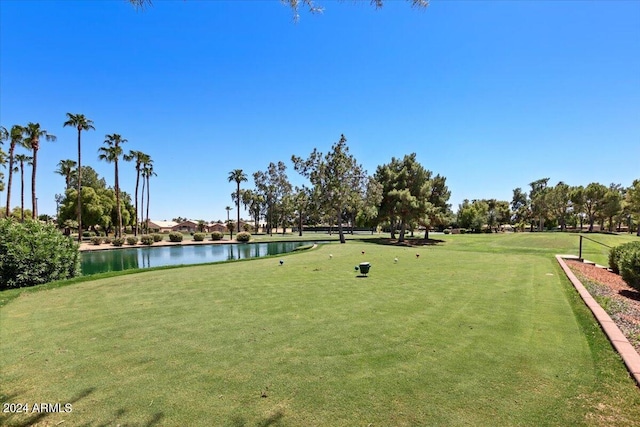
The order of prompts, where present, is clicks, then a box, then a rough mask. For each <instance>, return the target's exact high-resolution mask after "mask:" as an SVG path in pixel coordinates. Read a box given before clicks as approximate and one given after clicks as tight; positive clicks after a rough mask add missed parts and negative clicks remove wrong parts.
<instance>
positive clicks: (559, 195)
mask: <svg viewBox="0 0 640 427" xmlns="http://www.w3.org/2000/svg"><path fill="white" fill-rule="evenodd" d="M548 200H549V210H550V212H551V213H552V214H553V215H554V216H555V217H556V218H558V222H559V223H560V230H561V231H566V230H567V216H568V215H569V211H570V209H571V208H572V205H571V187H570V186H569V185H567V184H565V183H564V182H562V181H560V182H558V183H557V184H556V186H555V187H553V188H551V189H550V191H549V199H548Z"/></svg>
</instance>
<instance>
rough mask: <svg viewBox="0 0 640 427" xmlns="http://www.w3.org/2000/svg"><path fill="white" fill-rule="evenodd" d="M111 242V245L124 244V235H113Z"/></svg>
mask: <svg viewBox="0 0 640 427" xmlns="http://www.w3.org/2000/svg"><path fill="white" fill-rule="evenodd" d="M111 243H112V244H113V246H122V245H124V237H114V239H113V241H112V242H111Z"/></svg>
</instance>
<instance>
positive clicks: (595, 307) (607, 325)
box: [556, 255, 640, 386]
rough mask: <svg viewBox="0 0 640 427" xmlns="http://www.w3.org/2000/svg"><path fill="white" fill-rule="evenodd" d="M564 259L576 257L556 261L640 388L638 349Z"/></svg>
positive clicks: (561, 256) (560, 257)
mask: <svg viewBox="0 0 640 427" xmlns="http://www.w3.org/2000/svg"><path fill="white" fill-rule="evenodd" d="M564 258H574V257H569V256H566V255H556V259H557V260H558V263H559V264H560V267H562V270H564V273H565V274H566V275H567V277H568V278H569V280H570V281H571V283H572V284H573V286H574V287H575V288H576V290H577V291H578V293H579V294H580V297H582V300H583V301H584V303H585V304H586V305H587V307H589V309H590V310H591V312H592V313H593V315H594V316H595V318H596V320H597V321H598V323H600V326H601V327H602V330H603V331H604V333H605V334H606V335H607V337H608V338H609V341H611V344H613V347H614V348H615V349H616V350H617V352H618V353H619V354H620V356H621V357H622V360H623V361H624V364H625V365H626V366H627V369H628V370H629V373H630V374H631V376H632V377H633V378H634V379H635V380H636V384H637V385H638V386H640V354H638V352H637V351H636V349H635V348H634V347H633V346H632V345H631V343H630V342H629V340H627V338H626V337H625V336H624V334H623V333H622V331H620V328H618V326H617V325H616V324H615V322H614V321H613V320H612V319H611V317H610V316H609V315H608V314H607V312H606V311H604V310H603V308H602V307H600V304H598V303H597V302H596V300H595V299H594V298H593V297H592V296H591V294H589V291H587V289H586V288H585V287H584V286H583V285H582V283H581V282H580V280H578V278H577V277H576V276H575V274H573V271H571V269H570V268H569V267H568V266H567V263H565V262H564ZM574 259H575V258H574Z"/></svg>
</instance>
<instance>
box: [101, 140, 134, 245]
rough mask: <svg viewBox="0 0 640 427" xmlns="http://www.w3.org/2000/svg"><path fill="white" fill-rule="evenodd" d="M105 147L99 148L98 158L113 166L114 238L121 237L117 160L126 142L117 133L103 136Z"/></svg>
mask: <svg viewBox="0 0 640 427" xmlns="http://www.w3.org/2000/svg"><path fill="white" fill-rule="evenodd" d="M105 138H106V139H105V140H104V143H105V145H106V146H105V147H100V148H99V149H98V152H99V153H100V155H99V156H98V158H99V159H100V160H104V161H106V162H107V163H113V164H114V165H115V190H116V209H117V210H118V229H117V230H116V237H121V236H122V212H121V211H120V185H119V184H118V159H120V157H121V156H122V147H121V146H120V144H124V143H125V142H127V140H126V139H124V138H122V136H120V135H118V134H117V133H114V134H111V135H105Z"/></svg>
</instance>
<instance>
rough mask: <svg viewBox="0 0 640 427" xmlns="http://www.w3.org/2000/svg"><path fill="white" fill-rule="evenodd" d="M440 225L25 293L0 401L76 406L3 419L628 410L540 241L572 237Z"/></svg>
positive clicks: (285, 422)
mask: <svg viewBox="0 0 640 427" xmlns="http://www.w3.org/2000/svg"><path fill="white" fill-rule="evenodd" d="M437 237H438V238H441V237H442V238H443V239H444V240H446V242H445V243H442V244H439V245H436V246H429V247H420V248H408V247H397V246H383V245H375V244H372V243H366V242H348V243H347V244H345V245H339V244H329V245H325V246H322V247H320V248H319V249H317V250H313V251H303V252H301V253H297V254H291V255H286V256H282V257H280V258H281V259H282V260H284V264H283V265H282V266H280V265H279V262H278V260H279V258H275V259H273V258H270V259H258V260H253V261H247V262H236V263H229V264H215V265H204V266H194V267H186V268H176V269H165V270H157V271H145V272H141V273H139V274H134V275H122V276H114V277H110V278H103V279H99V280H91V281H88V282H84V283H78V284H74V285H70V286H66V287H60V288H57V289H51V290H46V291H42V292H33V293H25V294H23V295H21V296H20V297H19V298H17V299H16V300H14V301H12V302H11V303H10V304H8V305H6V306H5V307H3V308H2V309H1V310H0V321H1V324H2V330H1V332H0V334H1V335H0V337H1V341H0V348H1V350H2V352H1V353H0V354H1V356H0V357H1V359H0V362H1V364H2V372H1V377H0V380H1V381H0V383H1V386H0V387H1V392H2V401H3V402H14V403H30V404H33V403H35V402H52V403H55V402H61V403H63V404H64V403H67V402H69V403H72V404H73V412H71V413H66V414H46V415H45V416H43V417H41V418H37V417H38V415H37V414H28V415H20V414H16V415H8V414H2V416H3V417H4V419H3V422H4V423H6V424H7V425H28V424H30V423H33V422H38V421H40V422H42V423H43V425H55V424H57V423H59V422H61V421H65V425H116V424H120V425H203V426H204V425H206V426H210V425H222V426H225V425H228V426H262V425H265V426H266V425H281V426H299V425H319V426H324V425H328V426H353V425H365V426H366V425H369V424H371V425H373V426H386V425H394V426H400V425H562V426H564V425H640V392H639V391H638V388H637V387H636V386H635V385H634V383H633V382H632V380H631V379H630V377H629V375H628V374H627V372H626V371H625V368H624V365H623V364H622V363H621V361H620V359H619V357H618V356H617V354H616V353H615V352H614V351H613V350H612V348H611V345H610V344H609V343H608V341H607V340H606V338H605V337H604V335H603V334H602V332H601V331H600V329H599V327H598V326H597V324H595V323H594V321H593V319H592V317H591V315H590V313H589V312H588V310H587V309H586V308H585V307H584V306H583V305H582V304H581V301H580V299H579V297H577V296H576V294H575V292H574V291H573V289H572V288H571V286H570V284H569V283H568V281H567V280H566V279H565V278H564V276H563V275H562V272H561V270H560V269H559V267H558V266H557V265H556V263H555V260H553V258H552V257H551V256H550V255H551V254H552V253H557V252H566V251H567V250H568V249H570V248H571V247H574V248H575V247H577V245H573V243H572V242H575V241H577V238H576V237H575V236H572V237H573V240H572V239H570V238H567V237H565V236H564V235H559V234H549V235H544V234H541V235H525V234H522V235H501V236H483V235H480V236H467V235H465V236H437ZM606 237H607V238H609V237H610V238H611V239H614V240H615V236H606ZM605 243H606V242H605ZM362 251H364V252H365V253H364V254H362ZM330 254H331V255H333V256H332V257H330V256H329V255H330ZM416 254H419V255H420V256H419V257H416ZM595 254H596V251H594V255H595ZM396 257H397V258H398V262H397V263H395V262H394V258H396ZM362 261H369V262H371V264H372V268H371V272H370V274H369V277H367V278H359V277H356V276H357V275H358V274H357V272H356V271H355V270H354V266H355V265H357V264H358V263H359V262H362Z"/></svg>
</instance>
